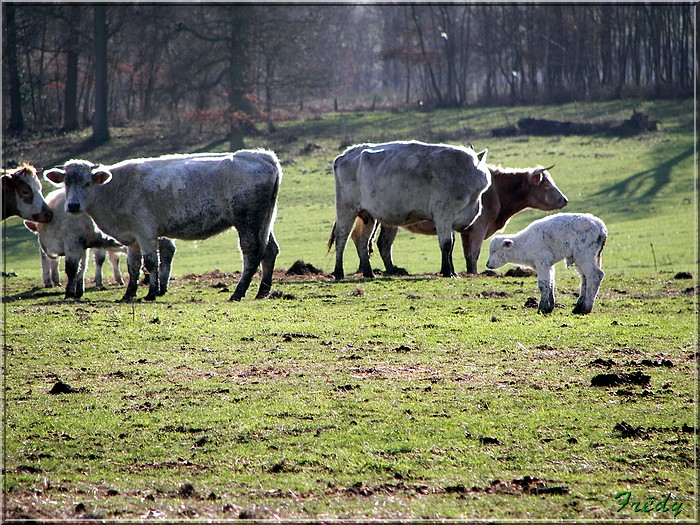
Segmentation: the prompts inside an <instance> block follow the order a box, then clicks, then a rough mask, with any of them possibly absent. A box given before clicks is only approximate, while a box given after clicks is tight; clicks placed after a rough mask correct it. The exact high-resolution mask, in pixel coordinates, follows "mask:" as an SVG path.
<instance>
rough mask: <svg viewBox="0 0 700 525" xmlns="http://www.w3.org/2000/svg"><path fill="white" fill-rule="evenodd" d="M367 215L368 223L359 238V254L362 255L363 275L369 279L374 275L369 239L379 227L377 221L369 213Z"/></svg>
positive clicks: (361, 266) (357, 243)
mask: <svg viewBox="0 0 700 525" xmlns="http://www.w3.org/2000/svg"><path fill="white" fill-rule="evenodd" d="M365 217H367V225H366V227H365V228H364V229H363V230H362V235H361V236H360V237H359V238H358V239H357V241H356V245H357V254H358V255H359V257H360V270H362V276H363V277H366V278H367V279H371V278H373V277H374V272H373V271H372V263H370V261H369V241H370V239H371V238H372V236H373V235H374V230H375V229H376V227H377V221H375V220H374V218H373V217H372V216H371V215H369V214H365Z"/></svg>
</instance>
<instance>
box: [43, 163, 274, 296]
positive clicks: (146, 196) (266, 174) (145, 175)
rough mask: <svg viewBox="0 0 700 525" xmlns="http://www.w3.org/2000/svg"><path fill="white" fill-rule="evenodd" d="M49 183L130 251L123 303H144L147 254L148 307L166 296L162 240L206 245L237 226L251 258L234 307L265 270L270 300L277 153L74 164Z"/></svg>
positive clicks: (264, 289)
mask: <svg viewBox="0 0 700 525" xmlns="http://www.w3.org/2000/svg"><path fill="white" fill-rule="evenodd" d="M46 177H47V178H48V179H49V180H50V181H52V182H53V183H55V184H63V183H65V188H66V195H67V199H66V210H67V211H68V212H70V213H82V212H86V213H87V214H89V215H90V216H91V217H92V219H93V220H94V221H95V223H96V224H97V226H98V227H99V228H100V229H101V230H102V231H104V232H105V233H106V234H108V235H111V236H112V237H114V238H115V239H117V240H118V241H119V242H121V243H122V244H124V245H126V246H128V248H129V251H128V256H127V266H128V269H129V277H130V279H129V284H128V286H127V289H126V292H125V294H124V297H122V299H121V300H122V301H131V300H133V299H134V298H135V296H136V290H137V287H138V276H139V272H140V269H141V256H142V254H143V262H144V266H145V268H146V271H147V272H148V273H149V276H150V279H149V290H148V294H147V295H146V300H149V301H152V300H155V298H156V297H157V296H158V295H162V294H163V293H164V292H165V290H164V289H162V288H161V287H160V278H159V273H158V272H159V261H158V253H157V252H158V245H157V243H158V238H159V237H168V238H175V239H186V240H195V239H206V238H208V237H211V236H212V235H216V234H218V233H221V232H223V231H225V230H228V229H229V228H231V227H235V228H236V230H238V234H239V239H240V242H239V245H240V250H241V252H242V254H243V273H242V275H241V279H240V281H239V282H238V285H237V286H236V289H235V291H234V292H233V295H232V296H231V300H234V301H239V300H241V299H242V298H243V296H244V295H245V293H246V291H247V290H248V287H249V286H250V282H251V280H252V278H253V276H254V275H255V272H257V270H258V266H260V265H261V263H262V269H263V272H262V273H263V275H262V281H261V284H260V288H259V290H258V295H257V297H258V298H260V297H265V296H267V294H268V293H269V291H270V287H271V285H272V272H273V269H274V263H275V259H276V257H277V254H278V253H279V246H278V245H277V242H276V240H275V236H274V234H273V232H272V227H273V224H274V221H275V215H276V213H277V194H278V192H279V186H280V183H281V179H282V169H281V168H280V164H279V161H278V160H277V157H276V155H275V154H274V153H273V152H271V151H264V150H255V151H252V150H241V151H237V152H235V153H204V154H192V155H165V156H162V157H156V158H148V159H135V160H125V161H123V162H120V163H118V164H114V165H112V166H96V165H95V164H93V163H91V162H88V161H85V160H71V161H69V162H67V163H66V164H65V165H64V166H62V167H60V168H54V169H51V170H49V171H48V172H46ZM154 277H155V278H154Z"/></svg>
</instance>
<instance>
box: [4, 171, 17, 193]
mask: <svg viewBox="0 0 700 525" xmlns="http://www.w3.org/2000/svg"><path fill="white" fill-rule="evenodd" d="M14 189H15V179H13V178H12V175H3V176H2V191H3V192H8V193H9V192H11V191H14Z"/></svg>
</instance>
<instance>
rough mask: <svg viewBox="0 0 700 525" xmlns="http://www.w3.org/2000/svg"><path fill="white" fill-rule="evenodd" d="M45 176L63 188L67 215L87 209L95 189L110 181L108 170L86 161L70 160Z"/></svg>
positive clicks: (110, 176)
mask: <svg viewBox="0 0 700 525" xmlns="http://www.w3.org/2000/svg"><path fill="white" fill-rule="evenodd" d="M45 176H46V178H47V179H48V180H49V181H51V182H52V183H53V184H54V185H55V186H61V185H64V186H65V188H66V211H67V212H69V213H81V212H85V211H86V210H87V209H89V208H90V205H91V204H92V201H93V198H94V190H95V188H96V187H98V186H101V185H103V184H107V183H108V182H109V181H110V180H112V174H111V173H110V171H109V170H108V169H106V168H103V167H100V166H97V165H96V164H93V163H92V162H88V161H86V160H70V161H68V162H67V163H66V164H64V165H63V166H61V167H57V168H52V169H50V170H48V171H47V172H46V173H45Z"/></svg>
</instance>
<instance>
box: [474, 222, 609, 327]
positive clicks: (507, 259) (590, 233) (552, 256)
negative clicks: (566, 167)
mask: <svg viewBox="0 0 700 525" xmlns="http://www.w3.org/2000/svg"><path fill="white" fill-rule="evenodd" d="M607 238H608V231H607V229H606V228H605V224H604V223H603V221H602V220H600V219H599V218H598V217H595V216H594V215H590V214H587V213H557V214H555V215H550V216H549V217H545V218H544V219H540V220H538V221H534V222H533V223H531V224H530V225H529V226H528V227H527V228H525V229H524V230H522V231H520V232H518V233H515V234H513V235H499V236H497V237H494V238H493V239H491V244H490V246H489V260H488V261H487V262H486V266H487V267H488V268H498V267H500V266H503V265H504V264H506V263H514V264H520V265H523V266H527V267H529V268H532V269H534V270H535V271H536V272H537V283H538V285H539V289H540V304H539V308H538V311H539V312H541V313H544V314H548V313H550V312H551V311H552V310H553V309H554V265H555V264H556V263H557V262H559V261H561V260H562V259H566V264H567V266H571V265H575V266H576V270H577V271H578V273H579V275H580V276H581V291H580V293H579V298H578V301H577V302H576V306H575V307H574V310H573V312H574V313H575V314H587V313H590V312H591V310H593V302H594V301H595V298H596V295H597V294H598V288H600V283H601V281H602V280H603V277H604V275H605V273H603V270H602V269H601V263H602V260H601V254H602V251H603V247H604V246H605V241H606V240H607Z"/></svg>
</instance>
